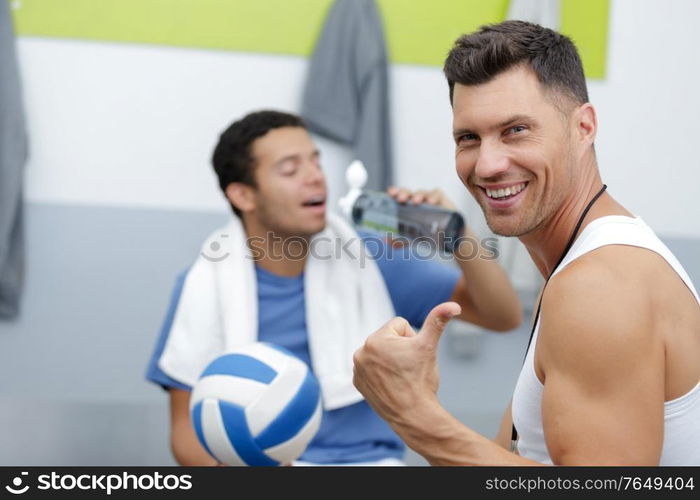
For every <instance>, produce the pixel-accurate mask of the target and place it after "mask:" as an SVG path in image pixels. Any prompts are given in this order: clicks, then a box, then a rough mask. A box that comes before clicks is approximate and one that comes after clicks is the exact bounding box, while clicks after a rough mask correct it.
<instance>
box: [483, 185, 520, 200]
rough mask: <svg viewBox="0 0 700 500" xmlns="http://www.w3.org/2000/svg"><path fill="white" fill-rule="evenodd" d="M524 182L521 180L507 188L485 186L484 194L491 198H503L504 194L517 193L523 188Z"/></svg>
mask: <svg viewBox="0 0 700 500" xmlns="http://www.w3.org/2000/svg"><path fill="white" fill-rule="evenodd" d="M526 184H527V183H526V182H521V183H520V184H516V185H515V186H508V187H507V188H501V189H488V188H486V196H488V197H489V198H493V199H496V200H497V199H500V198H505V197H506V196H513V195H516V194H518V193H519V192H520V191H522V190H523V189H525V185H526Z"/></svg>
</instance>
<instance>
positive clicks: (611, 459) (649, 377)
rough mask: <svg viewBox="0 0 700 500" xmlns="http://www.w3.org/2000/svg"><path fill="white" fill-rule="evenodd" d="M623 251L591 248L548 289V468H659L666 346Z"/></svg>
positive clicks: (540, 355) (542, 363)
mask: <svg viewBox="0 0 700 500" xmlns="http://www.w3.org/2000/svg"><path fill="white" fill-rule="evenodd" d="M626 252H628V250H625V249H623V248H621V247H607V248H602V249H599V250H596V251H594V252H591V254H588V255H585V256H583V257H580V258H579V259H577V260H576V262H574V263H572V264H570V265H569V266H568V267H567V268H566V269H565V270H564V271H562V272H561V273H559V274H558V275H557V276H555V277H554V278H553V279H552V280H551V281H550V283H549V284H548V285H547V289H546V291H545V296H544V298H543V302H542V311H543V315H542V318H541V320H540V321H541V326H540V334H539V335H540V339H539V342H538V350H537V352H536V356H535V367H536V372H538V377H539V378H540V380H543V381H544V392H543V396H542V420H543V425H544V429H545V438H546V442H547V448H548V450H549V454H550V456H551V457H552V460H553V462H554V463H561V464H566V465H583V464H589V465H590V464H596V465H613V464H614V465H621V464H624V465H658V463H659V459H660V457H661V450H662V446H663V426H664V378H665V376H664V372H665V352H664V345H663V340H662V338H661V337H660V336H658V335H656V336H655V335H654V331H653V322H654V318H655V317H656V316H657V315H658V312H655V311H654V305H653V303H652V302H651V301H650V300H649V298H648V297H649V294H648V292H647V291H648V290H649V284H648V283H644V282H643V280H642V278H641V277H640V274H639V272H635V270H634V269H633V267H634V262H633V261H631V260H630V259H629V258H624V257H623V256H626V255H627V253H626Z"/></svg>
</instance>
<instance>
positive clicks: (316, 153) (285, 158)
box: [273, 149, 321, 166]
mask: <svg viewBox="0 0 700 500" xmlns="http://www.w3.org/2000/svg"><path fill="white" fill-rule="evenodd" d="M311 156H315V157H320V156H321V151H320V150H318V149H314V150H313V151H312V153H311ZM301 157H302V155H300V154H297V153H294V154H290V155H286V156H283V157H282V158H280V159H279V160H277V161H275V162H274V163H273V165H275V166H277V165H281V164H282V163H284V162H286V161H289V160H293V161H295V160H299V159H300V158H301Z"/></svg>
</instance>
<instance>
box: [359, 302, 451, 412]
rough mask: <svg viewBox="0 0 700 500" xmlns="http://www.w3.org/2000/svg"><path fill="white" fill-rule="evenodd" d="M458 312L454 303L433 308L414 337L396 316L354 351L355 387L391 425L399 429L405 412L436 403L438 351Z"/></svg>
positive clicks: (412, 332) (407, 324)
mask: <svg viewBox="0 0 700 500" xmlns="http://www.w3.org/2000/svg"><path fill="white" fill-rule="evenodd" d="M460 312H461V308H460V306H459V304H457V303H456V302H444V303H442V304H439V305H437V306H435V307H434V308H433V309H432V310H431V311H430V313H429V314H428V316H427V317H426V319H425V322H424V323H423V327H422V328H421V329H420V331H419V332H418V333H416V332H415V331H414V330H413V328H411V325H410V324H409V323H408V321H406V320H405V319H404V318H401V317H396V318H393V319H391V320H390V321H388V322H387V323H386V324H385V325H384V326H382V327H381V328H380V329H379V330H377V331H376V332H374V333H373V334H371V335H370V336H369V337H367V340H366V341H365V344H364V345H363V346H362V347H361V348H360V349H358V350H357V351H356V352H355V355H354V357H353V361H354V365H355V366H354V378H353V383H354V384H355V387H357V389H358V390H359V391H360V392H361V393H362V395H363V396H364V397H365V399H366V400H367V402H368V403H369V404H370V405H371V406H372V407H373V408H374V410H375V411H376V412H377V413H378V414H379V415H380V416H381V417H382V418H384V419H385V420H386V421H387V422H388V423H389V424H399V423H400V422H401V418H402V416H405V415H406V412H408V411H409V410H411V409H413V408H416V407H417V406H419V405H421V404H425V403H429V404H432V403H435V402H437V390H438V386H439V373H438V367H437V346H438V342H439V340H440V337H441V336H442V332H443V331H444V330H445V326H446V325H447V323H448V322H449V321H450V319H452V318H453V317H454V316H456V315H458V314H460Z"/></svg>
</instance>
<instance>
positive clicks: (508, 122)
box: [452, 115, 532, 138]
mask: <svg viewBox="0 0 700 500" xmlns="http://www.w3.org/2000/svg"><path fill="white" fill-rule="evenodd" d="M517 122H532V118H530V117H529V116H527V115H513V116H510V117H508V118H506V119H505V120H503V121H501V122H499V123H497V124H496V125H494V126H493V127H492V128H495V129H499V128H503V127H506V126H508V125H512V124H513V123H517ZM464 134H476V132H474V131H473V130H472V129H469V128H458V129H455V130H453V131H452V135H453V136H454V137H455V138H457V137H459V136H461V135H464Z"/></svg>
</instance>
